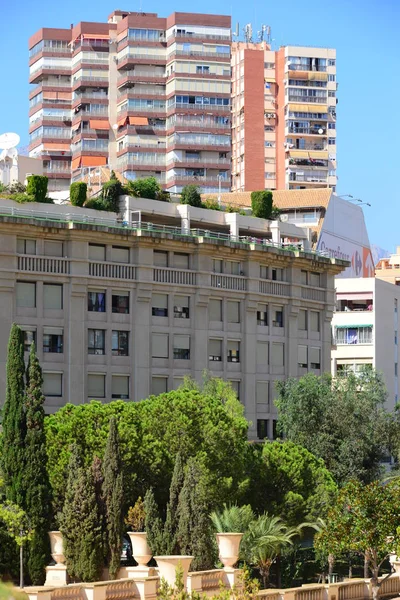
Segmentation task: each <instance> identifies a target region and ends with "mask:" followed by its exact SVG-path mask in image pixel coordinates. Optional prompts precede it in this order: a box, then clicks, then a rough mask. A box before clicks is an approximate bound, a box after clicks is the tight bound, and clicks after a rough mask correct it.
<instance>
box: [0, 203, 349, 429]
mask: <svg viewBox="0 0 400 600" xmlns="http://www.w3.org/2000/svg"><path fill="white" fill-rule="evenodd" d="M121 208H122V211H123V214H124V219H125V220H126V221H127V225H125V226H123V225H121V222H120V221H117V219H116V217H115V214H110V213H107V214H106V215H104V213H97V211H93V210H90V209H78V208H75V207H74V208H72V207H70V206H57V207H56V206H51V205H48V206H46V207H45V211H47V212H46V214H45V213H44V207H43V205H33V204H32V205H29V206H28V205H27V206H23V207H21V206H20V205H17V204H15V203H13V202H12V201H11V200H2V210H1V215H0V234H1V235H0V253H1V263H2V269H1V273H0V277H1V286H0V314H1V320H0V323H1V339H2V340H3V342H2V344H1V347H0V390H2V392H1V394H2V397H1V399H0V402H3V401H4V390H5V364H6V345H7V344H6V342H7V337H8V332H9V329H10V326H11V323H12V322H16V323H18V324H19V325H20V326H21V327H22V328H23V330H24V336H25V350H26V352H28V350H29V347H30V344H31V342H32V340H36V344H37V348H38V355H39V359H40V362H41V365H42V368H43V373H44V393H45V396H46V410H47V411H48V412H53V411H55V410H56V409H57V408H58V407H60V406H62V405H63V404H65V403H66V402H72V403H81V402H86V401H88V400H89V399H91V398H97V399H100V400H102V401H110V400H112V399H113V398H124V399H127V400H133V401H136V400H140V399H142V398H146V397H147V396H148V395H149V394H150V393H155V394H159V393H161V392H165V391H167V390H171V389H174V388H176V387H177V386H179V384H180V383H181V382H182V379H183V377H184V376H185V375H192V376H193V377H195V378H197V379H201V376H202V372H203V370H204V369H209V370H210V371H211V373H212V374H214V375H217V376H221V377H223V378H224V379H227V380H229V381H231V382H232V385H233V387H234V388H235V390H236V391H237V394H238V396H239V398H240V399H241V401H242V402H243V404H244V406H245V409H246V416H247V418H248V419H250V420H251V422H252V423H253V426H252V429H251V432H250V435H251V437H252V438H253V439H257V438H263V437H265V436H266V435H269V436H270V437H272V436H273V430H274V422H275V419H276V414H275V409H274V406H273V398H274V394H275V387H274V385H275V382H276V380H279V379H284V378H287V377H290V376H295V377H296V376H299V375H303V374H304V373H306V372H307V371H311V372H314V373H316V374H320V373H322V372H323V371H327V370H329V369H330V360H331V319H332V313H333V309H334V294H335V293H334V285H335V283H334V278H335V275H337V274H338V273H339V272H340V271H341V270H343V268H345V267H346V266H347V263H346V262H345V261H342V260H340V259H332V258H328V257H324V256H321V255H320V254H318V253H315V252H312V251H311V250H307V248H308V247H309V243H308V232H307V231H306V230H304V229H302V228H299V227H296V226H295V225H292V224H290V223H279V222H269V221H265V220H260V219H255V218H252V217H244V216H241V215H238V214H229V213H219V212H217V211H208V210H204V209H195V208H193V207H188V206H182V205H174V204H169V203H163V202H157V201H150V200H146V199H133V198H125V199H124V200H123V202H122V207H121ZM38 216H40V219H39V218H38ZM27 217H29V218H27ZM288 236H290V237H291V239H293V240H295V241H296V245H295V246H293V245H291V246H289V247H288V246H287V245H286V246H284V245H283V244H282V240H283V239H284V238H286V237H288ZM300 247H302V248H303V250H300V249H299V248H300Z"/></svg>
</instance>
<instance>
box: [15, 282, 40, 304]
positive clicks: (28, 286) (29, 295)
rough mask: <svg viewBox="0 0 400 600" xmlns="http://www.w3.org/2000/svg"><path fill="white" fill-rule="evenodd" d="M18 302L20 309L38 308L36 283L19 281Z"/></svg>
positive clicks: (17, 288) (17, 286)
mask: <svg viewBox="0 0 400 600" xmlns="http://www.w3.org/2000/svg"><path fill="white" fill-rule="evenodd" d="M16 301H17V307H18V308H36V283H30V282H27V281H17V285H16Z"/></svg>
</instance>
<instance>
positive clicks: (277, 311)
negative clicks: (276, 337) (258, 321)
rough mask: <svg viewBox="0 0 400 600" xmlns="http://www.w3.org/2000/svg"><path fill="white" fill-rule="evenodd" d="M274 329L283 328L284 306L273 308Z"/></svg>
mask: <svg viewBox="0 0 400 600" xmlns="http://www.w3.org/2000/svg"><path fill="white" fill-rule="evenodd" d="M272 325H273V326H274V327H283V306H279V307H274V308H273V321H272Z"/></svg>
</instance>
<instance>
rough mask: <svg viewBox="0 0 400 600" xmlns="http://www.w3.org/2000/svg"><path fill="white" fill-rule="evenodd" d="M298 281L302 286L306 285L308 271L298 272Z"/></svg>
mask: <svg viewBox="0 0 400 600" xmlns="http://www.w3.org/2000/svg"><path fill="white" fill-rule="evenodd" d="M300 281H301V284H302V285H307V284H308V271H300Z"/></svg>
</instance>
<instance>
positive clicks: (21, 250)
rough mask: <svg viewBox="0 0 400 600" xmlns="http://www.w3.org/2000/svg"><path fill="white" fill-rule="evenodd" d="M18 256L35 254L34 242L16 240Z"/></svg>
mask: <svg viewBox="0 0 400 600" xmlns="http://www.w3.org/2000/svg"><path fill="white" fill-rule="evenodd" d="M17 253H18V254H36V240H28V239H23V238H17Z"/></svg>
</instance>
